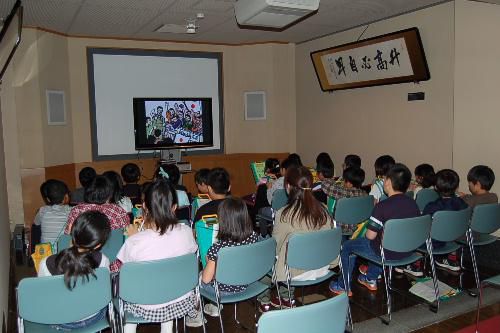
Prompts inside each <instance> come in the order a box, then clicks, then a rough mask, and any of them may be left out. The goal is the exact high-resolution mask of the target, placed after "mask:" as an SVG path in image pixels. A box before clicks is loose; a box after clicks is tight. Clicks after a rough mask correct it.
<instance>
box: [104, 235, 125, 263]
mask: <svg viewBox="0 0 500 333" xmlns="http://www.w3.org/2000/svg"><path fill="white" fill-rule="evenodd" d="M123 233H124V230H123V229H115V230H111V234H110V235H109V238H108V240H107V241H106V243H105V244H104V246H103V247H102V249H101V252H102V253H103V254H104V255H105V256H106V257H108V259H109V261H111V262H113V261H114V260H115V259H116V255H117V254H118V251H120V249H121V247H122V245H123V243H124V241H125V237H124V236H123Z"/></svg>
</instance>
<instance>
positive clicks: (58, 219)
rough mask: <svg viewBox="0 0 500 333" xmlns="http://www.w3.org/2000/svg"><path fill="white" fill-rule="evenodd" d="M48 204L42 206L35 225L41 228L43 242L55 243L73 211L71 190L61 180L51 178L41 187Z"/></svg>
mask: <svg viewBox="0 0 500 333" xmlns="http://www.w3.org/2000/svg"><path fill="white" fill-rule="evenodd" d="M40 191H41V192H42V197H43V198H44V201H45V203H46V204H47V205H46V206H43V207H40V209H39V210H38V212H37V213H36V216H35V221H34V223H33V224H34V225H36V226H40V228H41V243H55V242H56V241H57V238H58V237H59V235H60V234H61V233H62V231H63V229H64V226H65V225H66V222H67V221H68V215H69V212H70V211H71V207H70V206H69V205H68V203H69V190H68V187H67V186H66V184H65V183H63V182H62V181H60V180H55V179H49V180H47V181H46V182H45V183H43V184H42V186H41V187H40Z"/></svg>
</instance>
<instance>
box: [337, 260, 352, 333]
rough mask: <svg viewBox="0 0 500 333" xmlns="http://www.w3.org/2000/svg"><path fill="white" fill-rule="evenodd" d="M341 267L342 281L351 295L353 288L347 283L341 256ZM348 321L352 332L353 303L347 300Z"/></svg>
mask: <svg viewBox="0 0 500 333" xmlns="http://www.w3.org/2000/svg"><path fill="white" fill-rule="evenodd" d="M339 268H340V274H341V275H342V281H343V282H344V288H345V290H346V293H347V294H348V295H349V290H350V289H351V288H350V286H349V285H347V284H346V279H345V275H344V269H343V267H342V259H341V258H340V256H339ZM347 323H348V324H349V327H350V328H351V332H353V331H354V324H353V322H352V313H351V303H350V302H347Z"/></svg>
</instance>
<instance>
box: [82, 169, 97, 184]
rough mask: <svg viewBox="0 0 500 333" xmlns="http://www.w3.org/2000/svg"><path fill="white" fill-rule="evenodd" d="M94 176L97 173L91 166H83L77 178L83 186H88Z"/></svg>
mask: <svg viewBox="0 0 500 333" xmlns="http://www.w3.org/2000/svg"><path fill="white" fill-rule="evenodd" d="M96 176H97V173H96V172H95V170H94V168H92V167H85V168H83V169H82V170H80V172H79V173H78V179H79V180H80V184H82V186H83V187H87V186H89V185H90V183H92V181H93V180H94V178H95V177H96Z"/></svg>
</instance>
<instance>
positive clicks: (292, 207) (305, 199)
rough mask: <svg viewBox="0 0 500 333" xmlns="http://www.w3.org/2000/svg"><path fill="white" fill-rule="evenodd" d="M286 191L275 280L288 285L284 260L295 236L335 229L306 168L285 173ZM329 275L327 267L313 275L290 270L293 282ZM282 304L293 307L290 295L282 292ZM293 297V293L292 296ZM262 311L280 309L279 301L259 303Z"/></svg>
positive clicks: (278, 231) (277, 222)
mask: <svg viewBox="0 0 500 333" xmlns="http://www.w3.org/2000/svg"><path fill="white" fill-rule="evenodd" d="M284 184H285V189H286V192H287V194H288V204H287V205H286V206H285V207H283V208H281V209H280V210H278V211H277V212H276V215H275V223H274V229H273V237H274V238H275V239H276V243H277V246H276V254H277V256H278V260H277V262H276V278H277V280H278V281H286V279H287V277H286V271H285V256H286V248H287V243H288V239H289V238H290V236H291V235H292V234H294V233H306V232H313V231H318V230H325V229H331V228H332V219H331V217H330V216H329V215H328V212H327V210H326V206H324V205H323V204H321V203H320V202H319V201H318V200H317V199H316V198H315V197H314V194H313V192H312V187H313V177H312V174H311V172H310V171H309V170H308V169H307V168H305V167H292V168H290V169H287V170H286V175H285V182H284ZM327 273H328V266H326V267H323V268H321V269H318V270H314V271H307V272H306V271H301V270H296V269H290V274H291V276H292V279H293V280H312V279H315V278H318V277H321V276H324V275H326V274H327ZM280 294H282V296H281V298H282V299H281V303H282V305H283V306H285V307H291V306H293V300H289V299H288V298H287V297H285V295H286V296H288V292H285V290H283V291H280ZM292 295H293V292H292ZM260 302H261V310H262V311H267V310H269V308H270V305H273V306H276V307H279V306H280V301H279V299H278V298H272V299H271V300H270V302H269V300H266V299H265V298H262V299H260Z"/></svg>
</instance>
